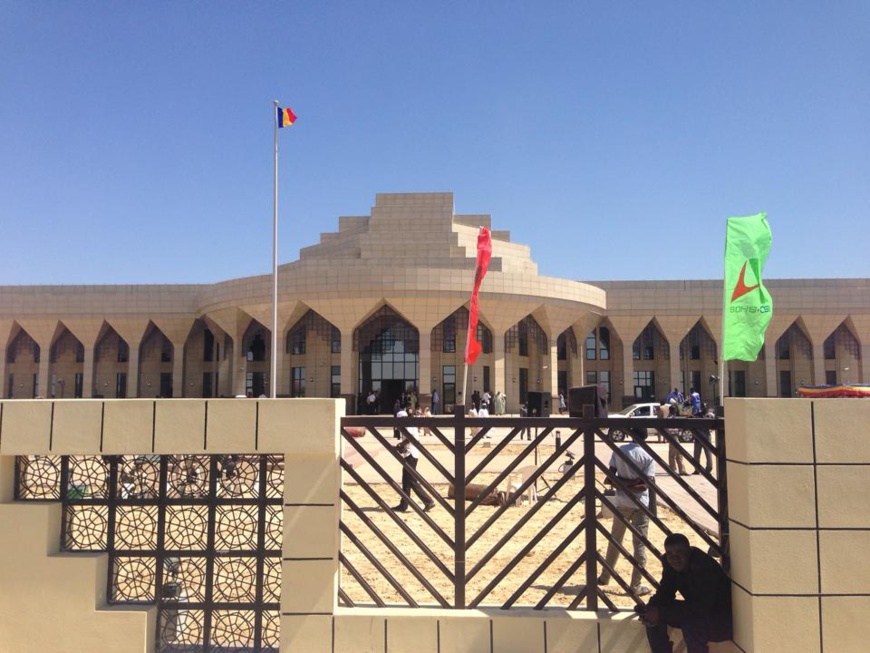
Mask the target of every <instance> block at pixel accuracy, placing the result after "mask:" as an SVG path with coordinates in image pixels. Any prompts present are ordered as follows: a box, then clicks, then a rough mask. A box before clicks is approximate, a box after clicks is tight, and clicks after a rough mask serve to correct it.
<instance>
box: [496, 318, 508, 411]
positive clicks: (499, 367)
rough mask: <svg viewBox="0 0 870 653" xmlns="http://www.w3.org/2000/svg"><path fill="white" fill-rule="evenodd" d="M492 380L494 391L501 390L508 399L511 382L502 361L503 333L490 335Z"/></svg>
mask: <svg viewBox="0 0 870 653" xmlns="http://www.w3.org/2000/svg"><path fill="white" fill-rule="evenodd" d="M492 361H493V366H492V379H493V381H494V382H495V388H493V391H495V390H501V391H502V392H503V393H504V395H505V396H506V397H508V398H510V395H509V392H508V391H509V390H510V389H511V380H510V379H509V378H508V377H507V373H508V370H507V366H506V365H505V360H504V333H499V334H496V332H493V334H492Z"/></svg>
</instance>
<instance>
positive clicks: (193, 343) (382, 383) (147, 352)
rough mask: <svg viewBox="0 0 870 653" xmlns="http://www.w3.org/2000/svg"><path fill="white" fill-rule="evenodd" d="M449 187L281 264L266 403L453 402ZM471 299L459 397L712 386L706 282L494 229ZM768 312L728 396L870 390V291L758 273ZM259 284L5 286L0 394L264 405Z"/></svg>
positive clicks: (473, 223) (395, 197)
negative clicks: (633, 273)
mask: <svg viewBox="0 0 870 653" xmlns="http://www.w3.org/2000/svg"><path fill="white" fill-rule="evenodd" d="M480 225H484V226H487V227H490V228H491V227H492V225H491V219H490V216H488V215H456V214H455V213H454V209H453V195H452V194H451V193H412V194H379V195H378V196H377V199H376V203H375V206H374V207H372V210H371V214H370V215H366V216H350V217H341V218H339V225H338V231H337V232H335V233H325V234H323V235H322V236H321V241H320V243H319V244H317V245H312V246H310V247H306V248H304V249H303V250H302V251H301V255H300V258H299V260H298V261H294V262H292V263H289V264H286V265H283V266H281V267H280V268H279V306H278V313H279V329H280V334H279V339H278V354H277V361H278V362H277V368H278V369H277V384H278V388H277V391H276V394H277V395H278V396H291V397H309V398H313V397H345V398H347V399H348V402H349V407H348V412H354V411H355V410H356V406H357V404H358V401H359V399H358V398H359V397H361V396H363V395H364V394H366V393H368V392H369V391H370V390H377V391H379V393H380V403H381V405H380V408H381V410H382V411H389V409H390V408H391V406H392V403H393V400H394V398H395V397H397V396H398V395H400V394H401V393H402V392H404V391H408V390H411V389H414V390H415V391H416V392H418V393H419V395H420V396H421V400H422V401H423V402H427V401H429V400H430V399H431V396H432V392H433V390H437V391H438V392H439V395H440V398H441V403H440V408H441V410H442V411H444V410H450V408H451V407H452V406H453V405H454V404H456V403H457V402H459V401H461V398H460V397H459V396H458V395H459V394H460V393H461V389H462V375H463V352H464V349H465V334H466V330H467V323H468V304H469V295H470V290H471V281H472V275H473V270H474V266H475V257H476V238H477V232H478V227H479V226H480ZM492 236H493V258H492V263H491V265H490V268H489V272H488V274H487V276H486V278H485V280H484V282H483V285H482V288H481V295H480V305H481V319H480V325H479V327H478V340H480V342H482V343H483V345H484V349H483V353H482V354H481V355H480V357H479V358H478V360H477V362H476V364H475V365H474V366H473V367H472V368H471V369H470V370H469V373H468V384H467V392H468V393H469V394H471V392H472V391H473V390H478V391H481V392H482V391H484V390H490V391H491V392H493V393H495V392H496V391H497V390H500V391H502V392H504V393H505V394H506V396H507V409H508V412H517V411H518V407H519V404H520V403H521V402H523V401H525V400H526V399H527V396H528V393H529V392H543V393H548V394H550V395H552V396H554V397H555V396H557V395H558V393H559V392H564V391H565V390H566V389H567V388H570V387H573V386H577V385H585V384H589V383H599V384H603V385H604V386H606V388H607V390H608V392H609V395H610V398H611V403H612V405H613V406H615V407H618V406H621V405H626V404H628V403H631V402H633V401H644V400H652V399H656V400H661V399H663V398H664V397H665V396H666V395H667V393H668V391H669V389H671V388H673V387H679V388H681V389H688V388H689V387H690V386H695V387H696V388H698V389H699V390H700V392H701V393H702V395H703V396H704V397H705V399H712V398H713V397H714V396H715V395H716V394H717V393H718V387H717V383H718V382H719V381H718V378H717V375H718V353H717V352H718V349H719V343H720V340H721V314H722V311H721V304H722V285H721V282H720V281H692V280H678V281H587V282H579V281H573V280H568V279H558V278H553V277H544V276H541V275H539V274H538V269H537V265H536V264H535V262H534V261H533V259H532V256H531V252H530V251H529V248H528V247H527V246H525V245H521V244H518V243H515V242H512V241H511V235H510V234H509V233H508V232H506V231H500V230H498V229H497V228H496V229H493V230H492ZM766 285H767V286H768V288H769V290H770V292H771V294H772V295H773V299H774V318H773V321H772V323H771V325H770V328H769V329H768V332H767V343H766V345H765V347H764V350H763V352H762V356H761V357H760V358H759V360H758V361H755V362H753V363H743V362H731V363H729V370H728V375H727V377H726V379H725V380H724V383H725V388H724V391H725V395H726V396H737V397H777V396H794V394H795V390H796V388H797V387H798V386H800V385H802V384H806V385H819V384H825V383H844V382H845V383H849V382H851V383H858V382H867V379H868V373H870V370H868V364H867V358H868V356H867V354H868V353H870V352H868V346H870V279H800V280H798V279H789V280H775V279H773V280H768V281H766ZM271 297H272V279H271V276H270V275H265V276H257V277H249V278H243V279H233V280H229V281H224V282H221V283H216V284H203V285H101V286H0V342H2V343H3V346H4V356H3V357H2V359H0V379H2V397H4V398H32V397H36V396H44V397H53V398H71V397H84V398H87V397H105V398H120V397H157V396H161V397H189V398H194V397H220V396H235V395H240V394H242V395H243V394H246V393H251V394H253V395H255V396H259V395H260V394H270V388H269V379H270V378H271V369H270V365H271V363H270V361H271V348H272V346H273V334H272V333H271V328H270V327H271V321H272V318H271V315H272V306H271Z"/></svg>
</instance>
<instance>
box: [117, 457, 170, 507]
mask: <svg viewBox="0 0 870 653" xmlns="http://www.w3.org/2000/svg"><path fill="white" fill-rule="evenodd" d="M117 491H118V496H119V497H120V498H121V499H122V500H140V499H156V498H157V497H158V496H160V456H123V457H122V458H121V463H120V465H119V466H118V490H117Z"/></svg>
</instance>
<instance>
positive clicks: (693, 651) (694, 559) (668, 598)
mask: <svg viewBox="0 0 870 653" xmlns="http://www.w3.org/2000/svg"><path fill="white" fill-rule="evenodd" d="M677 592H679V593H680V594H681V595H682V597H683V600H681V601H680V600H677V598H676V594H677ZM635 610H636V611H637V613H638V614H639V615H640V620H641V621H642V622H643V623H644V625H646V629H647V630H646V636H647V640H648V641H649V645H650V649H651V650H652V653H671V652H672V651H673V644H672V643H671V639H670V637H669V636H668V626H670V627H672V628H680V629H681V630H682V631H683V639H684V640H685V642H686V651H687V653H707V652H708V651H709V648H708V646H707V644H708V642H723V641H727V640H729V639H731V637H732V626H731V581H730V580H729V579H728V576H727V575H726V574H725V571H724V570H723V569H722V567H721V566H720V565H719V563H718V562H716V561H715V560H714V559H713V558H712V557H710V556H709V555H707V554H706V553H704V552H703V551H701V549H698V548H696V547H694V546H690V545H689V540H688V538H687V537H686V536H685V535H683V534H682V533H672V534H671V535H668V536H667V537H666V538H665V555H664V556H662V579H661V582H660V583H659V589H658V591H657V592H656V593H655V594H654V595H653V596H652V598H651V599H650V600H649V602H648V603H647V604H646V605H638V606H637V607H636V608H635Z"/></svg>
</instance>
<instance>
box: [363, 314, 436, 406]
mask: <svg viewBox="0 0 870 653" xmlns="http://www.w3.org/2000/svg"><path fill="white" fill-rule="evenodd" d="M353 348H354V351H355V352H356V353H357V357H358V374H357V388H358V390H359V392H361V393H368V392H370V391H372V390H374V391H375V392H377V393H378V396H379V406H380V410H381V412H392V406H393V404H394V403H395V401H396V400H397V399H399V400H401V397H402V395H403V394H404V393H406V392H410V391H412V390H415V391H416V389H417V387H418V382H419V378H418V373H419V365H420V332H419V331H418V330H417V329H416V328H415V327H414V325H412V324H411V323H410V322H409V321H408V320H406V319H405V318H404V317H402V316H401V315H399V313H397V312H396V311H395V310H393V309H392V308H391V307H390V306H388V305H387V304H384V305H382V306H381V307H380V308H379V309H378V310H377V311H375V312H374V313H373V314H372V315H371V316H370V317H369V318H368V319H366V320H365V321H364V322H362V323H361V324H360V325H359V326H358V327H357V328H356V329H354V332H353Z"/></svg>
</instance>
